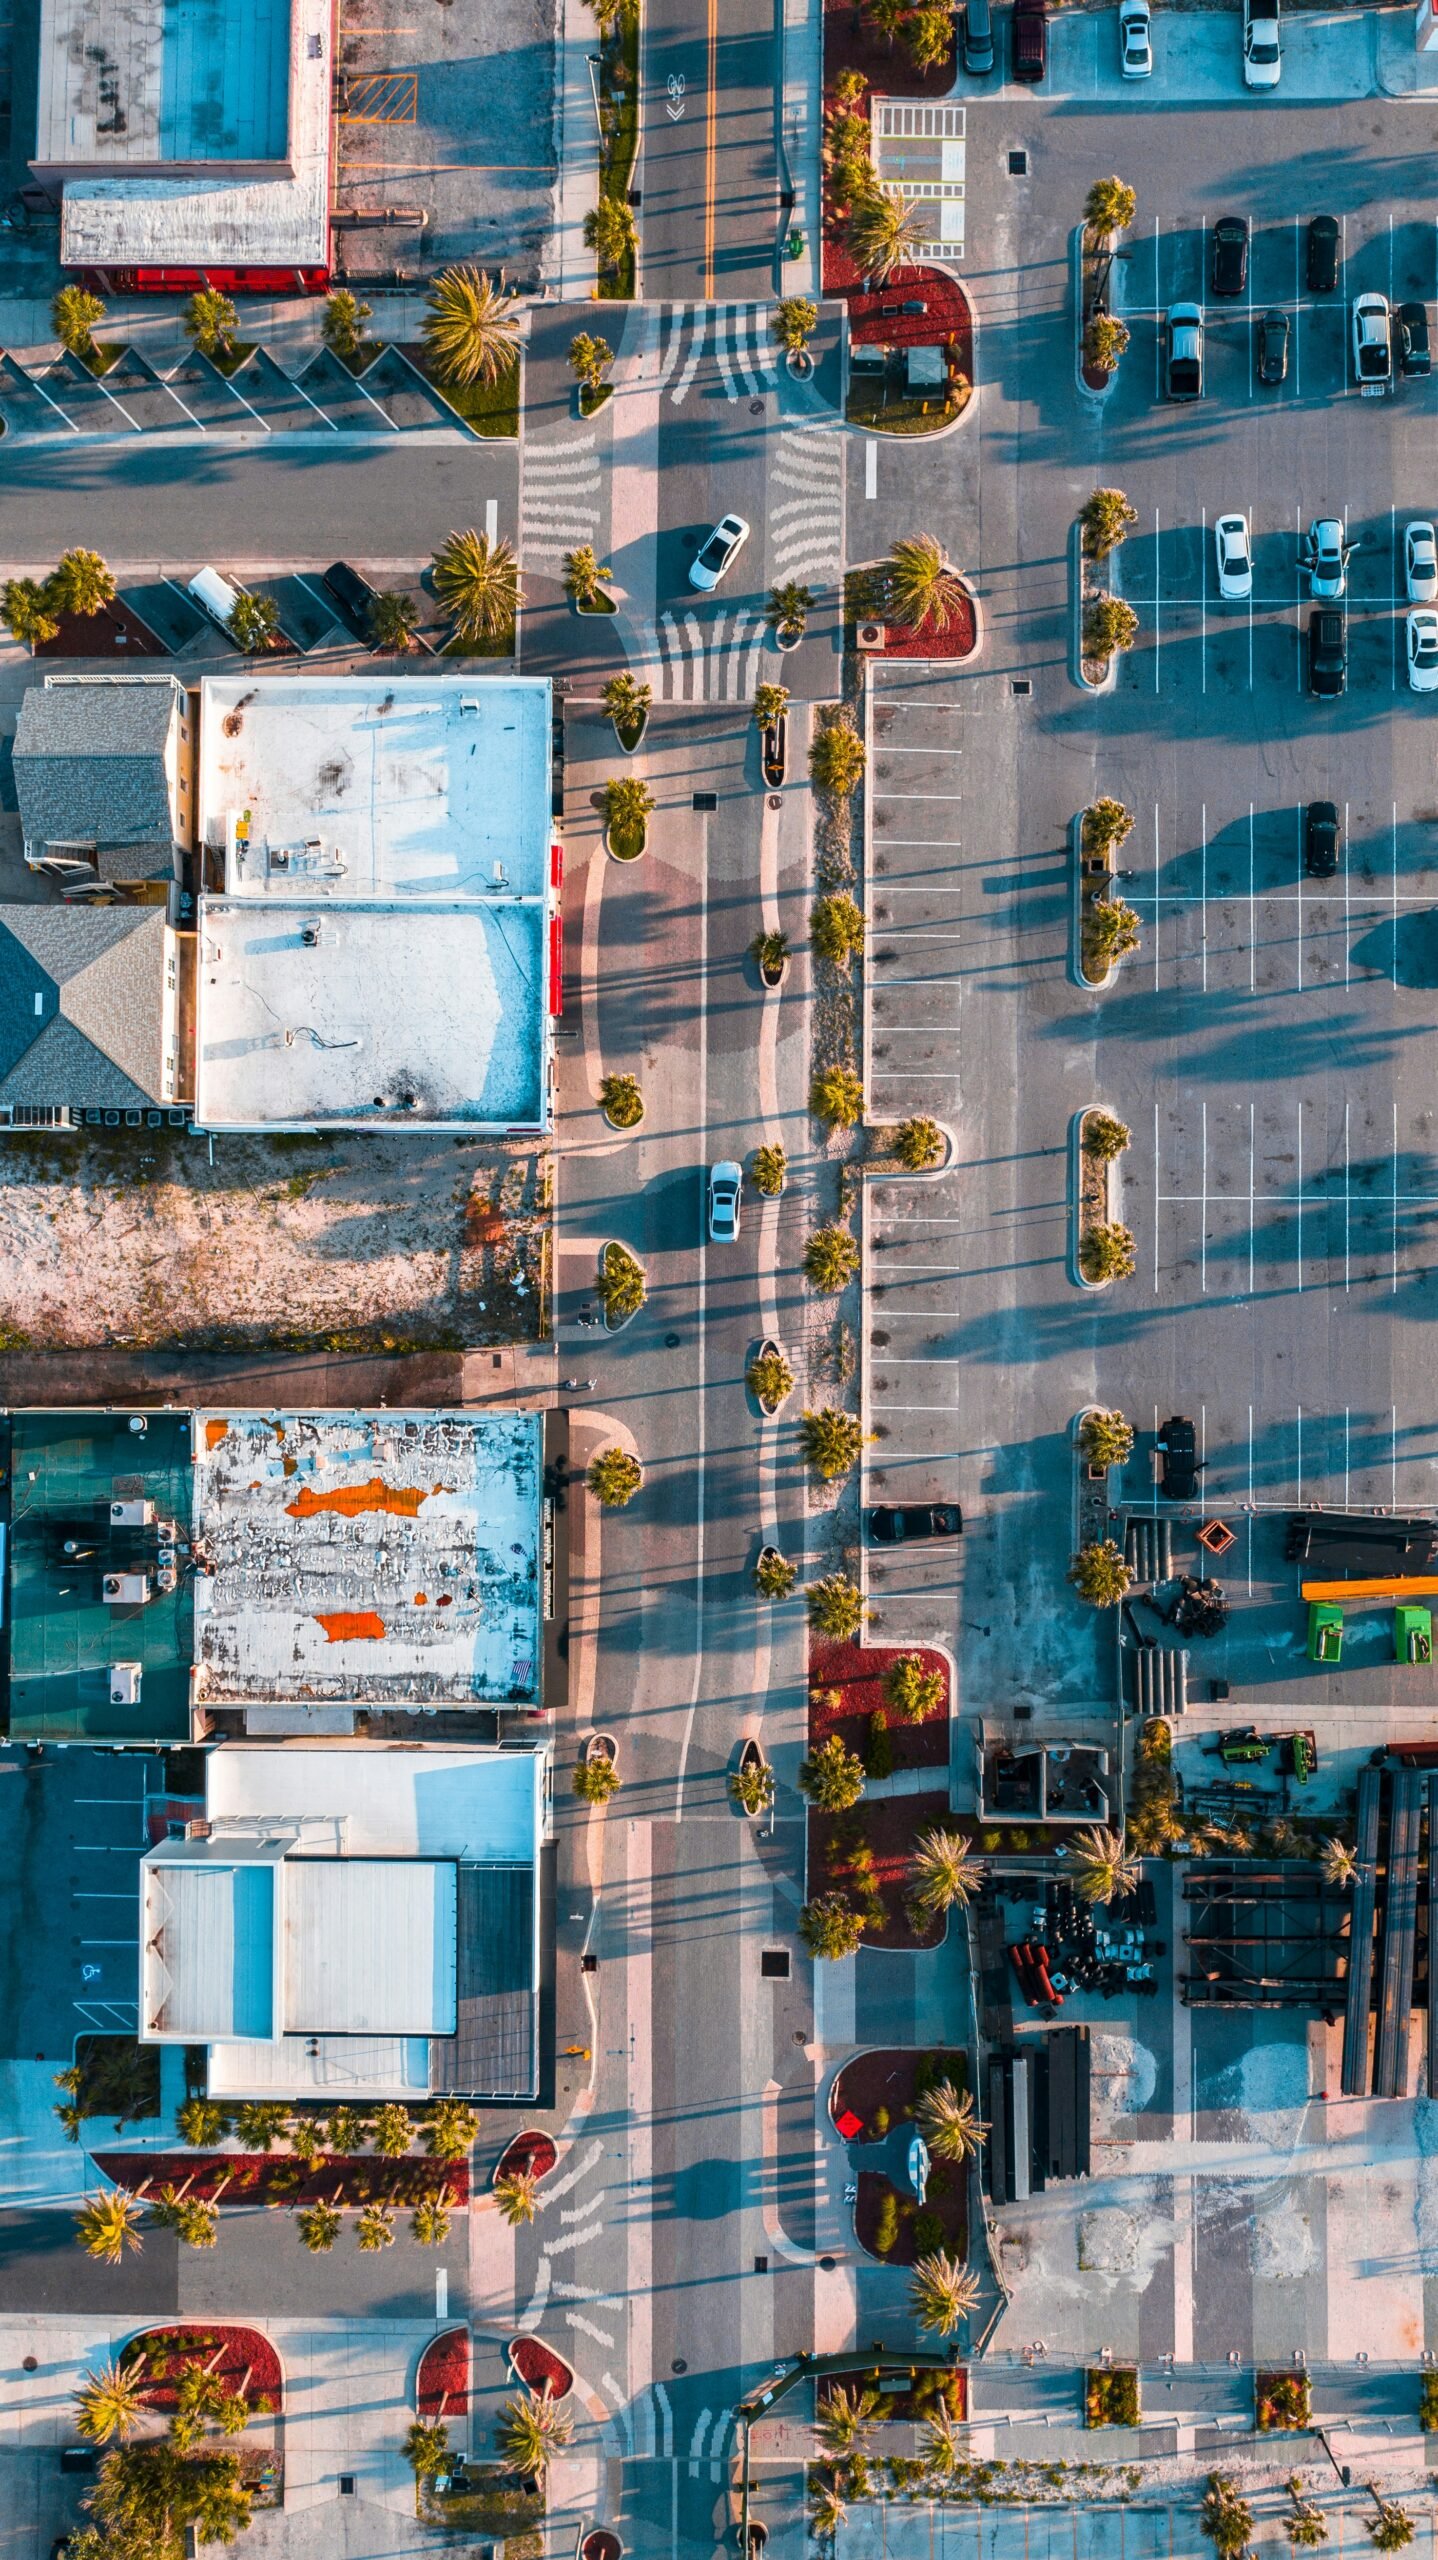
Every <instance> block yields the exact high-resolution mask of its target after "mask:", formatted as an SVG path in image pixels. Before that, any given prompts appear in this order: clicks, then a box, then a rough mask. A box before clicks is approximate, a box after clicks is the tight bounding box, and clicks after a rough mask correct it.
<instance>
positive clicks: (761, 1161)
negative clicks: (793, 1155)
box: [749, 1147, 789, 1200]
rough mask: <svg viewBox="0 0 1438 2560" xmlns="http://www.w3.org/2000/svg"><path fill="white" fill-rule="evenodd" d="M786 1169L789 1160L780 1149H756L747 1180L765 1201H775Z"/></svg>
mask: <svg viewBox="0 0 1438 2560" xmlns="http://www.w3.org/2000/svg"><path fill="white" fill-rule="evenodd" d="M788 1169H789V1159H788V1157H787V1156H786V1155H785V1153H784V1150H783V1148H782V1147H756V1148H755V1150H754V1162H753V1164H752V1165H751V1167H750V1169H749V1179H750V1181H751V1182H752V1183H753V1185H754V1188H755V1190H756V1191H758V1192H760V1193H762V1195H763V1197H764V1198H765V1199H766V1200H777V1199H778V1197H779V1194H780V1192H781V1191H782V1190H783V1188H784V1176H785V1174H786V1173H787V1172H788Z"/></svg>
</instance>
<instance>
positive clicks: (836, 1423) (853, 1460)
mask: <svg viewBox="0 0 1438 2560" xmlns="http://www.w3.org/2000/svg"><path fill="white" fill-rule="evenodd" d="M799 1446H800V1448H801V1449H802V1450H803V1453H804V1456H805V1459H806V1460H807V1462H808V1464H809V1465H810V1466H811V1467H812V1468H813V1470H814V1473H815V1475H816V1476H819V1477H820V1478H821V1479H822V1481H823V1482H824V1483H825V1484H832V1483H833V1480H834V1478H835V1476H843V1475H847V1474H848V1472H849V1469H850V1468H851V1467H852V1466H856V1465H857V1464H858V1460H859V1453H860V1451H861V1450H862V1448H863V1446H864V1426H863V1424H862V1423H861V1421H860V1420H859V1417H858V1415H857V1414H856V1413H844V1412H842V1411H841V1410H840V1408H839V1406H838V1405H833V1404H823V1405H820V1406H819V1407H818V1409H817V1411H815V1412H812V1413H806V1414H805V1415H804V1416H803V1418H802V1420H801V1422H800V1424H799Z"/></svg>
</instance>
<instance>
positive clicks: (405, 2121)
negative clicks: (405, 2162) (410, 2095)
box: [374, 2106, 414, 2160]
mask: <svg viewBox="0 0 1438 2560" xmlns="http://www.w3.org/2000/svg"><path fill="white" fill-rule="evenodd" d="M413 2140H414V2126H413V2124H412V2123H411V2122H410V2113H409V2109H408V2107H396V2106H387V2107H377V2108H376V2109H375V2119H374V2147H375V2149H376V2151H377V2152H378V2153H379V2156H380V2158H381V2159H382V2160H402V2159H403V2158H404V2155H405V2153H406V2152H407V2151H408V2149H409V2147H410V2144H411V2143H412V2142H413Z"/></svg>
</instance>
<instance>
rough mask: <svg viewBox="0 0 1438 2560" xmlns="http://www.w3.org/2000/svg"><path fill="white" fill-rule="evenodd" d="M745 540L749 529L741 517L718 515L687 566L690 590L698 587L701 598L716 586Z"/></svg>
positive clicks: (741, 548)
mask: <svg viewBox="0 0 1438 2560" xmlns="http://www.w3.org/2000/svg"><path fill="white" fill-rule="evenodd" d="M748 539H749V527H748V526H747V524H746V523H745V521H744V519H743V517H742V516H721V517H720V519H719V521H718V523H717V524H716V526H715V527H714V530H713V532H712V533H711V534H710V535H709V538H708V540H707V541H706V542H704V543H702V544H701V545H700V548H699V551H698V553H697V555H696V556H695V558H694V559H693V560H692V561H691V562H690V564H689V584H690V585H691V587H698V588H699V589H700V590H701V591H702V592H703V593H704V594H705V595H707V594H708V592H709V590H710V588H711V587H717V586H718V584H719V581H720V579H721V578H722V577H723V575H724V572H725V570H726V569H728V568H730V567H731V566H732V565H733V562H734V560H735V558H736V556H737V554H738V553H739V552H741V551H742V550H743V548H744V545H745V543H746V542H747V541H748Z"/></svg>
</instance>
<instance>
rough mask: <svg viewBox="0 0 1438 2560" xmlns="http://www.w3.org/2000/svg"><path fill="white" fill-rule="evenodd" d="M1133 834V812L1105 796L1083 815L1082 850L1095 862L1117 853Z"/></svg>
mask: <svg viewBox="0 0 1438 2560" xmlns="http://www.w3.org/2000/svg"><path fill="white" fill-rule="evenodd" d="M1132 833H1133V812H1132V810H1131V809H1126V808H1125V807H1124V805H1123V802H1122V801H1121V800H1114V799H1110V798H1108V797H1107V796H1105V798H1104V799H1102V800H1095V801H1093V802H1092V803H1091V805H1090V806H1089V807H1088V808H1087V809H1085V811H1084V813H1083V850H1084V852H1085V853H1086V854H1090V855H1092V856H1093V857H1094V858H1095V860H1097V859H1098V858H1099V857H1101V856H1102V855H1104V854H1109V853H1117V851H1118V849H1119V846H1120V845H1121V844H1126V843H1127V842H1128V839H1129V837H1130V836H1131V835H1132Z"/></svg>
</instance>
